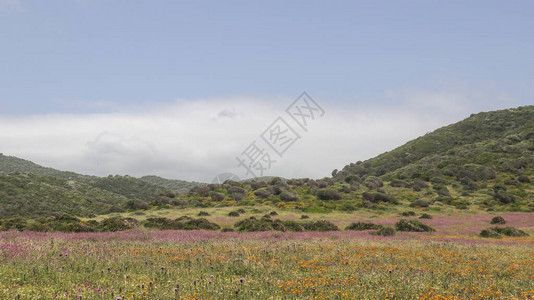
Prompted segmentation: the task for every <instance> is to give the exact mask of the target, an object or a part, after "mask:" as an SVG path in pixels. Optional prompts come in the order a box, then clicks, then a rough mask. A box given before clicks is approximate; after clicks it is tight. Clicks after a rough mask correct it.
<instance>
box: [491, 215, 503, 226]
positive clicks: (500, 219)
mask: <svg viewBox="0 0 534 300" xmlns="http://www.w3.org/2000/svg"><path fill="white" fill-rule="evenodd" d="M490 224H506V221H505V220H504V218H503V217H501V216H496V217H493V219H491V222H490Z"/></svg>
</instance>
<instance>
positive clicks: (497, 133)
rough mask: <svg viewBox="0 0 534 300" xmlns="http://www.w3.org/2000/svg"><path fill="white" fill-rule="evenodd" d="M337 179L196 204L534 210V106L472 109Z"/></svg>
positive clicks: (205, 196) (195, 196) (198, 197)
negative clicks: (467, 113) (445, 124)
mask: <svg viewBox="0 0 534 300" xmlns="http://www.w3.org/2000/svg"><path fill="white" fill-rule="evenodd" d="M332 175H333V177H332V178H323V179H318V180H313V179H308V178H303V179H290V180H283V179H279V178H278V179H277V178H274V179H272V180H270V181H267V182H262V181H260V180H255V181H254V180H253V181H245V182H241V183H236V182H227V183H226V184H223V185H208V186H207V187H203V188H195V189H193V190H192V191H191V193H190V194H189V200H190V202H189V203H197V204H198V203H202V205H205V206H206V205H213V206H226V205H257V204H262V205H271V206H276V207H279V208H287V209H299V210H302V211H304V212H325V211H332V210H343V211H352V210H358V209H372V210H393V211H402V210H405V209H407V208H413V207H415V208H422V209H426V210H436V211H438V210H442V209H447V210H449V209H452V210H454V209H462V210H463V209H474V210H490V211H491V210H495V211H534V186H533V184H532V182H533V181H534V178H533V175H534V106H526V107H519V108H514V109H506V110H500V111H493V112H484V113H479V114H474V115H471V116H470V117H469V118H467V119H465V120H463V121H460V122H458V123H455V124H451V125H449V126H445V127H443V128H440V129H438V130H436V131H434V132H432V133H428V134H426V135H424V136H422V137H419V138H417V139H415V140H413V141H410V142H408V143H406V144H405V145H402V146H400V147H398V148H396V149H394V150H392V151H389V152H386V153H383V154H381V155H379V156H377V157H375V158H371V159H369V160H366V161H363V162H362V161H359V162H356V163H351V164H349V165H347V166H345V167H344V168H343V169H342V170H341V171H338V170H334V171H333V173H332Z"/></svg>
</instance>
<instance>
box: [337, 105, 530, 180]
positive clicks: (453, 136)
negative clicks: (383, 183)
mask: <svg viewBox="0 0 534 300" xmlns="http://www.w3.org/2000/svg"><path fill="white" fill-rule="evenodd" d="M533 151H534V106H524V107H519V108H514V109H506V110H499V111H492V112H484V113H479V114H475V115H471V117H469V118H467V119H465V120H463V121H461V122H458V123H455V124H452V125H449V126H445V127H443V128H440V129H438V130H436V131H434V132H432V133H429V134H426V135H424V136H422V137H419V138H417V139H415V140H413V141H410V142H408V143H406V144H405V145H403V146H401V147H398V148H396V149H394V150H392V151H390V152H386V153H383V154H381V155H379V156H377V157H375V158H372V159H369V160H367V161H364V162H358V163H352V164H349V165H347V166H345V167H344V168H343V169H342V171H340V172H338V173H337V175H336V178H345V177H346V176H348V175H351V174H352V175H358V176H369V175H372V176H385V178H398V177H401V178H403V177H404V178H409V177H412V178H418V177H421V178H423V179H429V178H430V177H435V176H441V175H443V174H445V175H447V174H449V175H459V174H460V173H462V170H465V169H466V168H469V166H467V167H466V166H465V165H466V164H475V165H478V166H487V167H491V168H493V169H495V170H496V171H506V172H508V171H510V172H513V173H516V174H519V173H521V172H525V171H527V170H526V169H527V168H528V169H530V170H531V169H532V168H533V167H534V155H532V154H533ZM517 160H519V161H517ZM401 168H405V169H404V170H403V172H400V171H399V172H395V171H398V170H399V169H401ZM460 175H461V174H460Z"/></svg>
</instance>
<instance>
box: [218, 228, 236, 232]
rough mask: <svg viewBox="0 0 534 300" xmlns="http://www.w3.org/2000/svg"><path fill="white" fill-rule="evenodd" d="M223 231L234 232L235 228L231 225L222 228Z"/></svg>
mask: <svg viewBox="0 0 534 300" xmlns="http://www.w3.org/2000/svg"><path fill="white" fill-rule="evenodd" d="M221 232H234V229H233V228H230V227H224V228H223V229H221Z"/></svg>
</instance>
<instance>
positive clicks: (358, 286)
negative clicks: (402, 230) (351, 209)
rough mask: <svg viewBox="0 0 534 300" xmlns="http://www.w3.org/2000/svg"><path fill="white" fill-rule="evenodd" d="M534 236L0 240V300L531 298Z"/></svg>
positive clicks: (200, 234) (194, 235)
mask: <svg viewBox="0 0 534 300" xmlns="http://www.w3.org/2000/svg"><path fill="white" fill-rule="evenodd" d="M533 246H534V240H533V238H504V239H501V240H496V241H488V240H481V239H478V238H472V239H465V238H464V239H458V240H451V239H450V238H444V237H439V236H431V235H428V234H403V235H400V236H395V237H374V236H369V235H368V233H366V232H349V231H341V232H325V233H279V232H263V233H248V234H239V233H233V232H229V233H221V232H207V231H127V232H120V233H78V234H64V233H52V234H51V233H35V232H22V233H19V232H13V231H11V232H2V233H0V262H1V264H0V299H209V298H212V299H308V298H317V299H417V298H419V299H533V298H534V247H533Z"/></svg>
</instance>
